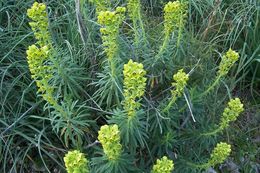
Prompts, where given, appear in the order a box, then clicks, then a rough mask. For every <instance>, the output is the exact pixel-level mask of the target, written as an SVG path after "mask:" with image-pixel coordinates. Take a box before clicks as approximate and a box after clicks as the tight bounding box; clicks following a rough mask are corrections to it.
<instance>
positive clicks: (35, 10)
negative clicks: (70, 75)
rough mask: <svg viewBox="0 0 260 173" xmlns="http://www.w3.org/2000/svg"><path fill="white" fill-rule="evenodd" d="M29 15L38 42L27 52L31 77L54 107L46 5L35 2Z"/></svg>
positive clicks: (45, 98) (28, 11)
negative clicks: (50, 83) (50, 82)
mask: <svg viewBox="0 0 260 173" xmlns="http://www.w3.org/2000/svg"><path fill="white" fill-rule="evenodd" d="M27 15H28V16H29V17H30V18H31V19H32V20H33V22H30V23H29V24H30V26H31V27H32V30H33V31H34V35H35V37H36V39H37V40H38V41H37V43H36V45H35V44H34V45H31V46H29V47H28V50H27V51H26V53H27V61H28V64H29V69H30V72H31V76H32V78H33V79H34V80H35V81H36V85H37V86H38V91H39V92H40V93H41V94H42V97H43V99H44V100H46V101H47V102H48V103H49V104H51V105H52V106H54V105H55V104H56V101H55V99H54V98H53V92H54V88H53V87H52V86H50V85H49V81H50V79H51V78H52V77H53V73H52V70H53V67H52V66H51V65H49V63H50V60H49V54H50V51H51V45H50V35H49V32H48V15H47V12H46V5H45V4H43V3H38V2H35V3H34V4H33V5H32V7H31V8H30V9H28V10H27Z"/></svg>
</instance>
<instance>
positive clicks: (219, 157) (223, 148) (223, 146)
mask: <svg viewBox="0 0 260 173" xmlns="http://www.w3.org/2000/svg"><path fill="white" fill-rule="evenodd" d="M230 153H231V146H230V145H229V144H227V143H225V142H220V143H218V144H217V146H216V147H215V148H214V149H213V151H212V153H211V155H210V159H209V161H208V163H207V167H210V166H214V165H216V164H220V163H223V162H224V161H225V160H226V159H227V157H228V156H229V155H230Z"/></svg>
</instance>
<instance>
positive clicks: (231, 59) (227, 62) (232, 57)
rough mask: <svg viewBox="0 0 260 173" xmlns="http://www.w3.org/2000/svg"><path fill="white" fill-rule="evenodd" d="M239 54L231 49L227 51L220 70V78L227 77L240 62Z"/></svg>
mask: <svg viewBox="0 0 260 173" xmlns="http://www.w3.org/2000/svg"><path fill="white" fill-rule="evenodd" d="M238 58H239V54H238V53H237V52H236V51H233V50H232V49H231V48H230V49H229V50H228V51H227V53H226V54H225V55H224V56H223V58H222V60H221V62H220V65H219V70H218V76H219V77H222V76H225V75H226V74H227V73H228V72H229V70H230V69H231V67H232V66H233V65H234V64H235V62H236V61H237V60H238Z"/></svg>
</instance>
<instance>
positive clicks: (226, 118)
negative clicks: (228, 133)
mask: <svg viewBox="0 0 260 173" xmlns="http://www.w3.org/2000/svg"><path fill="white" fill-rule="evenodd" d="M243 111H244V107H243V104H242V103H241V101H240V99H239V98H235V99H231V100H230V101H229V102H228V106H227V107H226V108H225V110H224V112H223V114H222V117H221V122H220V128H221V129H222V130H223V129H224V128H226V127H228V125H229V123H230V122H232V121H235V120H236V119H237V117H238V116H239V114H240V113H241V112H243Z"/></svg>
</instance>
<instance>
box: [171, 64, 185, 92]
mask: <svg viewBox="0 0 260 173" xmlns="http://www.w3.org/2000/svg"><path fill="white" fill-rule="evenodd" d="M173 80H174V81H175V82H173V83H172V86H173V87H174V88H175V89H174V90H172V97H180V96H182V94H183V91H184V88H185V87H186V85H187V82H188V80H189V75H188V74H186V73H185V72H183V69H181V70H179V71H178V72H177V73H176V74H175V75H173Z"/></svg>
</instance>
